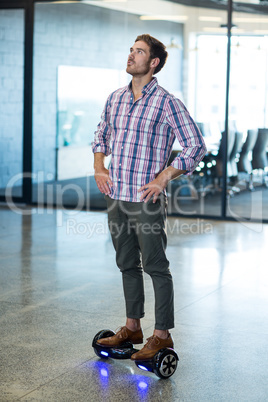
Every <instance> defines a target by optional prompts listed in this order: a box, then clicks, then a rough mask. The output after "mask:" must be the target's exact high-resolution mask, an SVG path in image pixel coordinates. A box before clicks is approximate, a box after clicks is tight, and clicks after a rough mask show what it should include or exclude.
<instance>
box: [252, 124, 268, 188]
mask: <svg viewBox="0 0 268 402" xmlns="http://www.w3.org/2000/svg"><path fill="white" fill-rule="evenodd" d="M267 144H268V128H259V130H258V136H257V140H256V143H255V145H254V148H253V151H252V169H253V170H255V169H258V170H261V171H262V184H264V185H266V181H265V168H266V167H267V166H268V160H267V150H266V148H267Z"/></svg>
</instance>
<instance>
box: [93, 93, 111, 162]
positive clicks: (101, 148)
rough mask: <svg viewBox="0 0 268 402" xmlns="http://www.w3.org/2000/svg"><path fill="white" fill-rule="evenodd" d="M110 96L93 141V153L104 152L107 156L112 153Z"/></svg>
mask: <svg viewBox="0 0 268 402" xmlns="http://www.w3.org/2000/svg"><path fill="white" fill-rule="evenodd" d="M109 109H110V106H109V98H108V99H107V101H106V104H105V107H104V109H103V112H102V114H101V121H100V122H99V124H98V126H97V130H96V131H95V134H94V141H93V143H92V151H93V153H96V152H102V153H103V154H105V155H106V156H108V155H110V154H111V152H112V150H111V148H110V138H111V128H110V124H109Z"/></svg>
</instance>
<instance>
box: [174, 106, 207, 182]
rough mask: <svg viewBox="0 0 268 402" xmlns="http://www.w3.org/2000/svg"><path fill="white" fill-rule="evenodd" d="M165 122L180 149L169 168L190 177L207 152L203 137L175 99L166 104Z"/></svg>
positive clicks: (185, 110)
mask: <svg viewBox="0 0 268 402" xmlns="http://www.w3.org/2000/svg"><path fill="white" fill-rule="evenodd" d="M167 121H168V124H169V125H170V126H171V127H172V129H173V132H174V134H175V136H176V137H177V139H178V141H179V143H180V145H181V147H182V151H181V152H178V155H177V157H176V158H175V159H174V160H173V162H172V163H171V166H173V167H174V168H176V169H179V170H186V174H187V175H190V174H192V173H193V171H194V170H195V168H196V167H197V166H198V164H199V163H200V161H201V160H202V159H203V157H204V156H205V154H206V152H207V148H206V145H205V142H204V139H203V136H202V134H201V132H200V130H199V128H198V127H197V125H196V123H195V122H194V120H193V119H192V117H191V116H190V114H189V112H188V110H187V109H186V107H185V105H184V104H183V103H182V102H181V101H180V100H178V99H176V98H171V99H170V100H169V102H168V107H167Z"/></svg>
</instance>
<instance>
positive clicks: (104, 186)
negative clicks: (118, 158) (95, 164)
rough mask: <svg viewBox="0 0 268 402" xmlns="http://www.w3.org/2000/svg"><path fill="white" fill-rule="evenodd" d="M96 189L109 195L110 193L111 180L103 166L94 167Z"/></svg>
mask: <svg viewBox="0 0 268 402" xmlns="http://www.w3.org/2000/svg"><path fill="white" fill-rule="evenodd" d="M94 177H95V180H96V183H97V186H98V189H99V190H100V192H101V193H103V194H106V195H109V194H110V193H111V187H112V185H113V182H112V180H111V178H110V176H109V170H108V169H106V168H105V167H104V166H103V167H101V168H96V169H95V174H94Z"/></svg>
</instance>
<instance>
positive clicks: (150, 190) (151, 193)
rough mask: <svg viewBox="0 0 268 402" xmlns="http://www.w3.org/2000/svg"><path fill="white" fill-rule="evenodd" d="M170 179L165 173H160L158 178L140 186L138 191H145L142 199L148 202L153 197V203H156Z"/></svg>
mask: <svg viewBox="0 0 268 402" xmlns="http://www.w3.org/2000/svg"><path fill="white" fill-rule="evenodd" d="M161 176H162V177H161ZM168 181H169V180H168V179H167V178H166V177H165V175H162V174H160V175H159V176H157V178H156V179H154V180H153V181H151V182H150V183H148V184H145V186H142V187H141V188H139V190H138V193H140V192H143V193H142V194H141V197H140V200H141V201H144V202H148V201H149V200H150V199H151V198H152V197H153V203H155V202H156V201H157V199H158V196H159V194H161V193H162V192H163V190H164V189H165V188H166V187H167V185H168Z"/></svg>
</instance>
